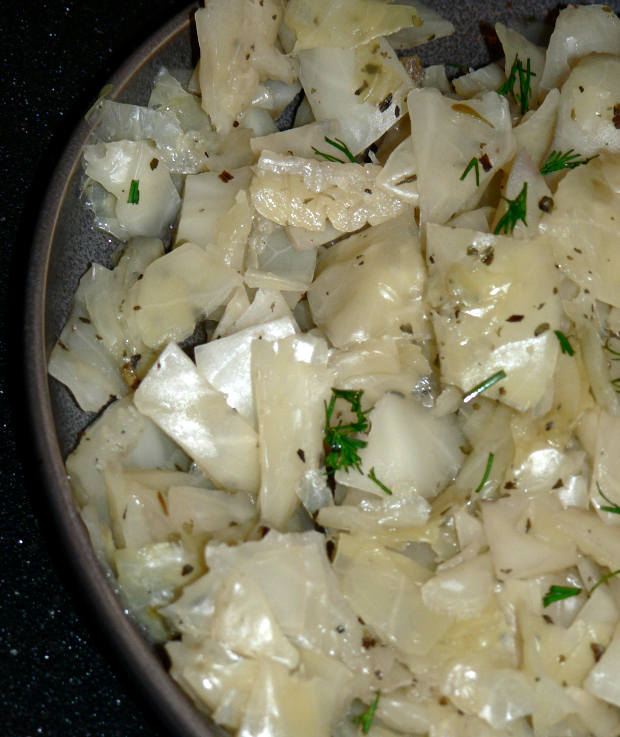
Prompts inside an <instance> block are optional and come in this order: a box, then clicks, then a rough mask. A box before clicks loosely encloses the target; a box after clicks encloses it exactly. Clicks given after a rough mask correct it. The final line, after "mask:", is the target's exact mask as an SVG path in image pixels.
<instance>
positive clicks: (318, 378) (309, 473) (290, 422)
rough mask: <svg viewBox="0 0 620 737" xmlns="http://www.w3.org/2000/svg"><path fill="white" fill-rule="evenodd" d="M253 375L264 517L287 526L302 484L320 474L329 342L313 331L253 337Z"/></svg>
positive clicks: (328, 382)
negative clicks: (261, 338)
mask: <svg viewBox="0 0 620 737" xmlns="http://www.w3.org/2000/svg"><path fill="white" fill-rule="evenodd" d="M252 381H253V388H254V397H255V402H256V414H257V417H258V432H259V443H260V446H259V460H260V471H261V473H260V478H261V481H260V492H259V496H258V503H259V506H260V511H261V518H262V519H263V520H264V521H265V522H267V523H268V524H269V526H272V527H275V528H276V529H284V528H285V526H286V523H287V522H288V520H289V518H290V517H291V515H292V514H293V512H294V511H295V508H296V507H297V506H298V504H299V491H300V488H301V486H302V485H304V484H306V483H312V481H313V477H314V476H318V475H319V474H318V471H319V464H320V462H321V459H322V455H323V423H324V409H323V401H324V400H327V399H328V397H329V392H330V384H331V382H330V376H329V373H328V371H327V344H326V343H325V341H324V340H323V339H320V338H316V337H314V336H310V335H307V336H295V335H293V336H290V337H287V338H281V339H279V340H278V341H276V342H271V343H270V342H267V341H254V343H253V344H252ZM284 428H286V430H285V431H283V430H284ZM323 483H324V482H323Z"/></svg>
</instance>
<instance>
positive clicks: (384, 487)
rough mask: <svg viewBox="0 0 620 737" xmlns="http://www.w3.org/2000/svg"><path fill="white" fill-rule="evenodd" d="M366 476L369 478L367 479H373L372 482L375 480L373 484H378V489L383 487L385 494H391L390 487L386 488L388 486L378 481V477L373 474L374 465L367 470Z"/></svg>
mask: <svg viewBox="0 0 620 737" xmlns="http://www.w3.org/2000/svg"><path fill="white" fill-rule="evenodd" d="M368 478H369V479H370V480H371V481H374V482H375V484H377V486H378V487H379V488H380V489H383V491H385V493H386V494H389V495H390V496H392V491H391V489H388V487H387V486H386V485H385V484H384V483H382V482H381V481H379V479H378V478H377V477H376V476H375V467H374V466H373V467H372V468H371V469H370V471H369V472H368Z"/></svg>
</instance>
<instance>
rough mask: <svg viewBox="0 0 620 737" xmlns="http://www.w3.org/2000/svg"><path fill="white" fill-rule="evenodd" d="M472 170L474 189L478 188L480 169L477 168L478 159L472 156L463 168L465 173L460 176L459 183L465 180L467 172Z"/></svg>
mask: <svg viewBox="0 0 620 737" xmlns="http://www.w3.org/2000/svg"><path fill="white" fill-rule="evenodd" d="M472 169H474V171H475V172H476V187H479V186H480V167H479V166H478V159H477V158H476V157H475V156H473V157H472V159H471V161H470V162H469V164H467V166H466V167H465V171H464V172H463V173H462V174H461V182H462V181H463V180H464V179H465V177H466V176H467V175H468V174H469V172H470V171H471V170H472Z"/></svg>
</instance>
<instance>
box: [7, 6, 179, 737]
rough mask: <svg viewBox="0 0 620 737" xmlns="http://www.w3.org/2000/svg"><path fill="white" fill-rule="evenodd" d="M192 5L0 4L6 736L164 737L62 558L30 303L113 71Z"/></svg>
mask: <svg viewBox="0 0 620 737" xmlns="http://www.w3.org/2000/svg"><path fill="white" fill-rule="evenodd" d="M187 4H188V2H185V1H184V0H180V1H179V0H148V1H147V0H122V1H121V0H100V1H99V2H90V1H89V0H86V1H85V0H81V1H78V0H66V1H65V2H60V1H59V0H58V1H49V2H48V1H46V0H43V1H42V2H33V1H32V0H19V1H18V0H2V2H0V39H1V40H0V92H1V96H0V340H1V348H2V350H1V351H0V457H1V460H2V467H1V476H0V734H1V735H2V737H39V736H42V737H61V736H62V737H146V736H147V735H148V736H149V737H164V736H163V733H162V732H161V731H160V729H159V728H158V725H157V724H155V723H153V721H152V718H151V717H150V715H149V713H148V705H146V704H144V702H143V701H142V700H141V699H140V698H139V696H138V694H137V691H136V689H135V684H132V683H129V682H128V681H127V680H126V679H125V678H124V677H123V674H122V672H121V669H120V667H119V665H118V663H117V662H116V661H115V660H114V659H113V658H112V656H110V655H109V653H108V650H109V646H107V645H106V642H104V641H102V640H101V638H99V637H98V634H97V632H96V629H95V626H94V623H93V618H92V613H91V612H90V611H89V609H88V606H87V604H86V603H85V602H84V601H83V600H82V598H81V596H80V592H79V591H76V590H75V587H74V586H73V584H72V581H71V574H70V569H69V566H68V565H67V562H66V561H65V560H64V559H63V558H62V556H61V554H60V553H59V551H58V544H57V542H56V541H55V536H54V530H53V529H50V526H49V525H48V523H47V522H46V517H47V510H46V506H45V501H44V493H43V489H42V486H41V481H40V479H39V478H38V477H37V476H36V475H35V473H34V470H33V469H32V465H33V464H32V461H31V458H30V456H29V439H30V436H29V432H30V430H29V428H28V426H27V418H26V408H25V405H24V401H23V386H22V383H21V381H22V364H21V354H22V347H21V327H22V324H23V318H22V310H21V303H22V299H23V293H24V288H25V283H24V278H25V277H24V274H25V270H26V263H27V257H28V249H29V243H30V238H31V229H32V227H33V225H34V221H35V220H36V214H37V205H38V203H39V201H40V199H41V196H42V194H43V191H44V188H45V184H46V182H47V179H48V178H49V175H50V173H51V171H52V169H53V166H54V163H55V159H56V158H57V157H58V155H59V154H60V152H61V150H62V148H63V146H64V144H65V142H66V140H67V138H68V136H69V135H70V132H71V130H72V129H73V127H74V125H75V124H76V122H77V121H78V120H79V118H80V117H81V116H82V115H83V114H84V112H85V110H87V109H88V108H89V106H90V104H91V103H92V101H93V100H94V99H95V98H96V96H97V93H98V91H99V90H100V89H101V87H102V86H103V85H104V84H105V82H106V79H107V78H108V76H109V75H110V73H111V72H112V71H114V70H115V69H116V68H117V67H118V66H119V64H120V63H121V62H122V61H123V60H124V59H125V58H126V57H127V56H128V55H129V53H130V52H131V51H132V50H133V49H134V48H135V46H136V45H137V44H139V43H140V42H142V41H143V40H144V39H145V38H146V37H147V36H148V35H149V34H150V33H151V32H153V31H155V30H156V29H157V28H158V27H159V26H160V25H161V24H162V23H163V22H164V21H166V20H167V19H168V18H170V17H171V16H173V15H174V14H176V13H177V12H179V11H180V10H182V9H183V8H184V7H185V6H186V5H187Z"/></svg>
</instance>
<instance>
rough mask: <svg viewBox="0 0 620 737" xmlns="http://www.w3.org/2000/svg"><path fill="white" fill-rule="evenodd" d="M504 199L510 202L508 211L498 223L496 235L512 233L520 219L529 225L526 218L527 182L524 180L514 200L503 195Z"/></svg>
mask: <svg viewBox="0 0 620 737" xmlns="http://www.w3.org/2000/svg"><path fill="white" fill-rule="evenodd" d="M502 199H503V200H505V201H506V202H507V203H508V212H506V214H505V215H504V216H503V217H502V218H501V219H500V221H499V223H497V227H496V228H495V235H499V234H500V233H506V234H508V233H512V231H513V230H514V229H515V225H516V224H517V223H518V222H519V220H522V221H523V224H524V225H527V221H526V220H525V216H526V215H527V182H523V189H522V190H521V191H520V192H519V194H518V195H517V196H516V197H515V198H514V200H509V199H508V198H507V197H504V196H503V195H502Z"/></svg>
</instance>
